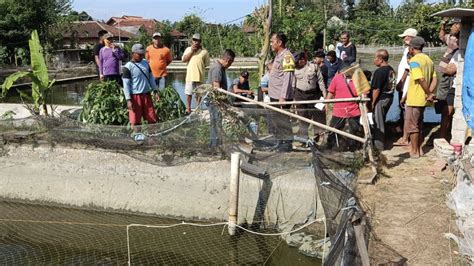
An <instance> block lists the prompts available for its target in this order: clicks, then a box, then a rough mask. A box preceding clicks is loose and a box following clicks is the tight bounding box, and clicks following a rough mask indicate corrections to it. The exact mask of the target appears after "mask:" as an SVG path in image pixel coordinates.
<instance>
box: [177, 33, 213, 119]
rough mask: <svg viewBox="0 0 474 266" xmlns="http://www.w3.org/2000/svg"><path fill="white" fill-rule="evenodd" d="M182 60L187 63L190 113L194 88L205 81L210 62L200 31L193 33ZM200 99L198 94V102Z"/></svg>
mask: <svg viewBox="0 0 474 266" xmlns="http://www.w3.org/2000/svg"><path fill="white" fill-rule="evenodd" d="M181 60H182V61H183V62H185V63H187V68H186V84H185V87H184V94H186V113H187V114H190V113H191V100H192V97H193V96H192V95H193V90H194V89H195V88H196V87H197V86H199V85H200V84H202V83H203V82H204V70H205V69H206V66H208V65H209V63H210V59H209V53H208V52H207V50H206V49H204V48H202V46H201V35H200V34H199V33H196V34H194V35H193V37H192V43H191V46H190V47H188V48H186V50H185V51H184V53H183V57H182V59H181ZM200 100H201V99H200V97H199V96H196V102H197V104H199V102H200Z"/></svg>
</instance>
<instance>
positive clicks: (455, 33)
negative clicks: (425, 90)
mask: <svg viewBox="0 0 474 266" xmlns="http://www.w3.org/2000/svg"><path fill="white" fill-rule="evenodd" d="M447 20H448V18H444V19H443V21H442V22H441V28H440V32H439V38H440V39H441V41H443V42H444V43H445V44H446V46H447V48H446V51H445V53H444V55H443V58H441V61H440V63H439V66H438V71H439V72H441V73H442V74H441V78H440V84H439V87H438V90H437V91H436V99H437V102H435V111H436V113H437V114H441V126H440V130H439V133H440V138H444V139H446V140H448V135H449V128H450V126H451V123H452V121H453V115H454V96H455V89H454V86H453V84H454V78H455V76H456V71H455V70H454V71H453V69H452V68H451V67H449V64H450V63H451V62H452V59H453V58H454V54H456V52H457V51H458V50H459V33H460V31H461V19H459V18H453V19H451V20H450V21H449V23H448V25H451V27H450V32H449V34H446V32H445V29H444V25H445V24H446V23H447ZM448 68H449V69H448Z"/></svg>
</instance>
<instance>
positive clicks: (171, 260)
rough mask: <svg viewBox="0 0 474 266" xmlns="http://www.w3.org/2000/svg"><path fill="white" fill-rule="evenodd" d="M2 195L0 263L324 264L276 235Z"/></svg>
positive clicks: (0, 210)
mask: <svg viewBox="0 0 474 266" xmlns="http://www.w3.org/2000/svg"><path fill="white" fill-rule="evenodd" d="M179 223H181V220H174V219H168V218H160V217H156V216H150V215H132V214H124V213H114V212H110V211H92V210H83V209H74V208H68V207H60V206H46V205H37V204H31V203H19V202H8V201H0V265H126V264H127V261H128V252H130V253H129V254H130V262H131V264H132V265H152V264H156V265H179V264H186V265H209V264H215V265H224V264H231V265H238V264H246V265H249V264H252V265H321V264H320V260H317V259H313V258H310V257H307V256H304V255H302V254H299V253H298V249H296V248H292V247H289V246H288V245H287V244H286V243H285V241H284V240H282V239H281V238H280V237H277V236H265V237H262V236H257V235H255V234H250V233H241V234H239V235H236V236H234V237H231V236H229V235H228V234H227V228H224V229H225V231H224V233H222V232H223V225H217V226H210V227H198V226H190V225H179V226H175V227H168V228H146V227H131V228H130V230H129V231H128V237H129V238H128V241H127V230H126V228H127V225H129V224H144V225H173V224H179Z"/></svg>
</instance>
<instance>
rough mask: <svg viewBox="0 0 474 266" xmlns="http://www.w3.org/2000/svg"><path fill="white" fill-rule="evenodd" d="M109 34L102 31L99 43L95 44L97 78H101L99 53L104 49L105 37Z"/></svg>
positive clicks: (99, 34)
mask: <svg viewBox="0 0 474 266" xmlns="http://www.w3.org/2000/svg"><path fill="white" fill-rule="evenodd" d="M107 33H108V32H107V31H105V30H101V31H99V33H98V36H99V42H98V43H96V44H95V46H94V49H93V51H94V62H95V69H96V72H97V76H98V77H99V62H100V61H99V52H100V49H102V47H104V39H103V37H104V35H105V34H107Z"/></svg>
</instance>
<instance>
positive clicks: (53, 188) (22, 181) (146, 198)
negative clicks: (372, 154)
mask: <svg viewBox="0 0 474 266" xmlns="http://www.w3.org/2000/svg"><path fill="white" fill-rule="evenodd" d="M2 154H3V155H2V156H0V168H1V169H2V170H1V172H0V173H1V174H0V176H1V177H0V197H2V198H5V199H18V200H28V201H39V202H52V203H57V204H64V205H71V206H79V207H88V206H92V207H94V208H104V209H113V210H122V211H130V212H140V213H147V214H156V215H164V216H174V217H185V218H186V219H205V220H207V219H211V220H227V213H228V199H229V187H228V185H229V180H230V162H229V161H226V160H220V161H214V162H191V163H187V164H183V165H179V166H170V167H162V166H157V165H154V164H149V163H147V162H143V161H140V160H139V159H138V160H137V159H134V158H132V157H129V156H127V155H126V154H120V153H115V152H110V151H105V150H87V149H73V148H67V147H58V146H56V147H51V146H49V145H42V146H39V147H34V146H31V145H26V144H23V145H19V144H18V145H17V144H9V145H6V146H4V152H3V153H2ZM269 184H270V183H268V182H267V183H264V182H263V181H262V180H260V179H257V178H255V177H251V176H248V175H245V174H241V182H240V202H239V218H238V219H239V223H243V222H248V223H252V222H253V221H254V219H255V220H262V219H264V220H265V221H266V222H269V223H275V224H276V223H278V224H281V223H285V222H288V223H303V222H304V221H305V220H307V218H308V217H315V214H316V211H317V212H318V214H317V216H318V217H317V218H321V217H322V210H321V208H318V210H317V205H318V203H317V201H318V199H317V188H316V182H315V178H314V174H313V170H312V168H311V166H310V165H308V167H307V168H304V169H298V170H295V171H293V172H291V173H288V174H284V175H281V176H278V177H271V186H269ZM262 188H264V189H269V191H270V194H269V196H268V201H267V204H266V208H265V211H264V212H260V211H259V210H260V209H261V208H260V207H257V205H259V204H258V203H259V197H260V202H262V199H264V198H265V193H262V191H264V190H262ZM263 216H264V217H263Z"/></svg>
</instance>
